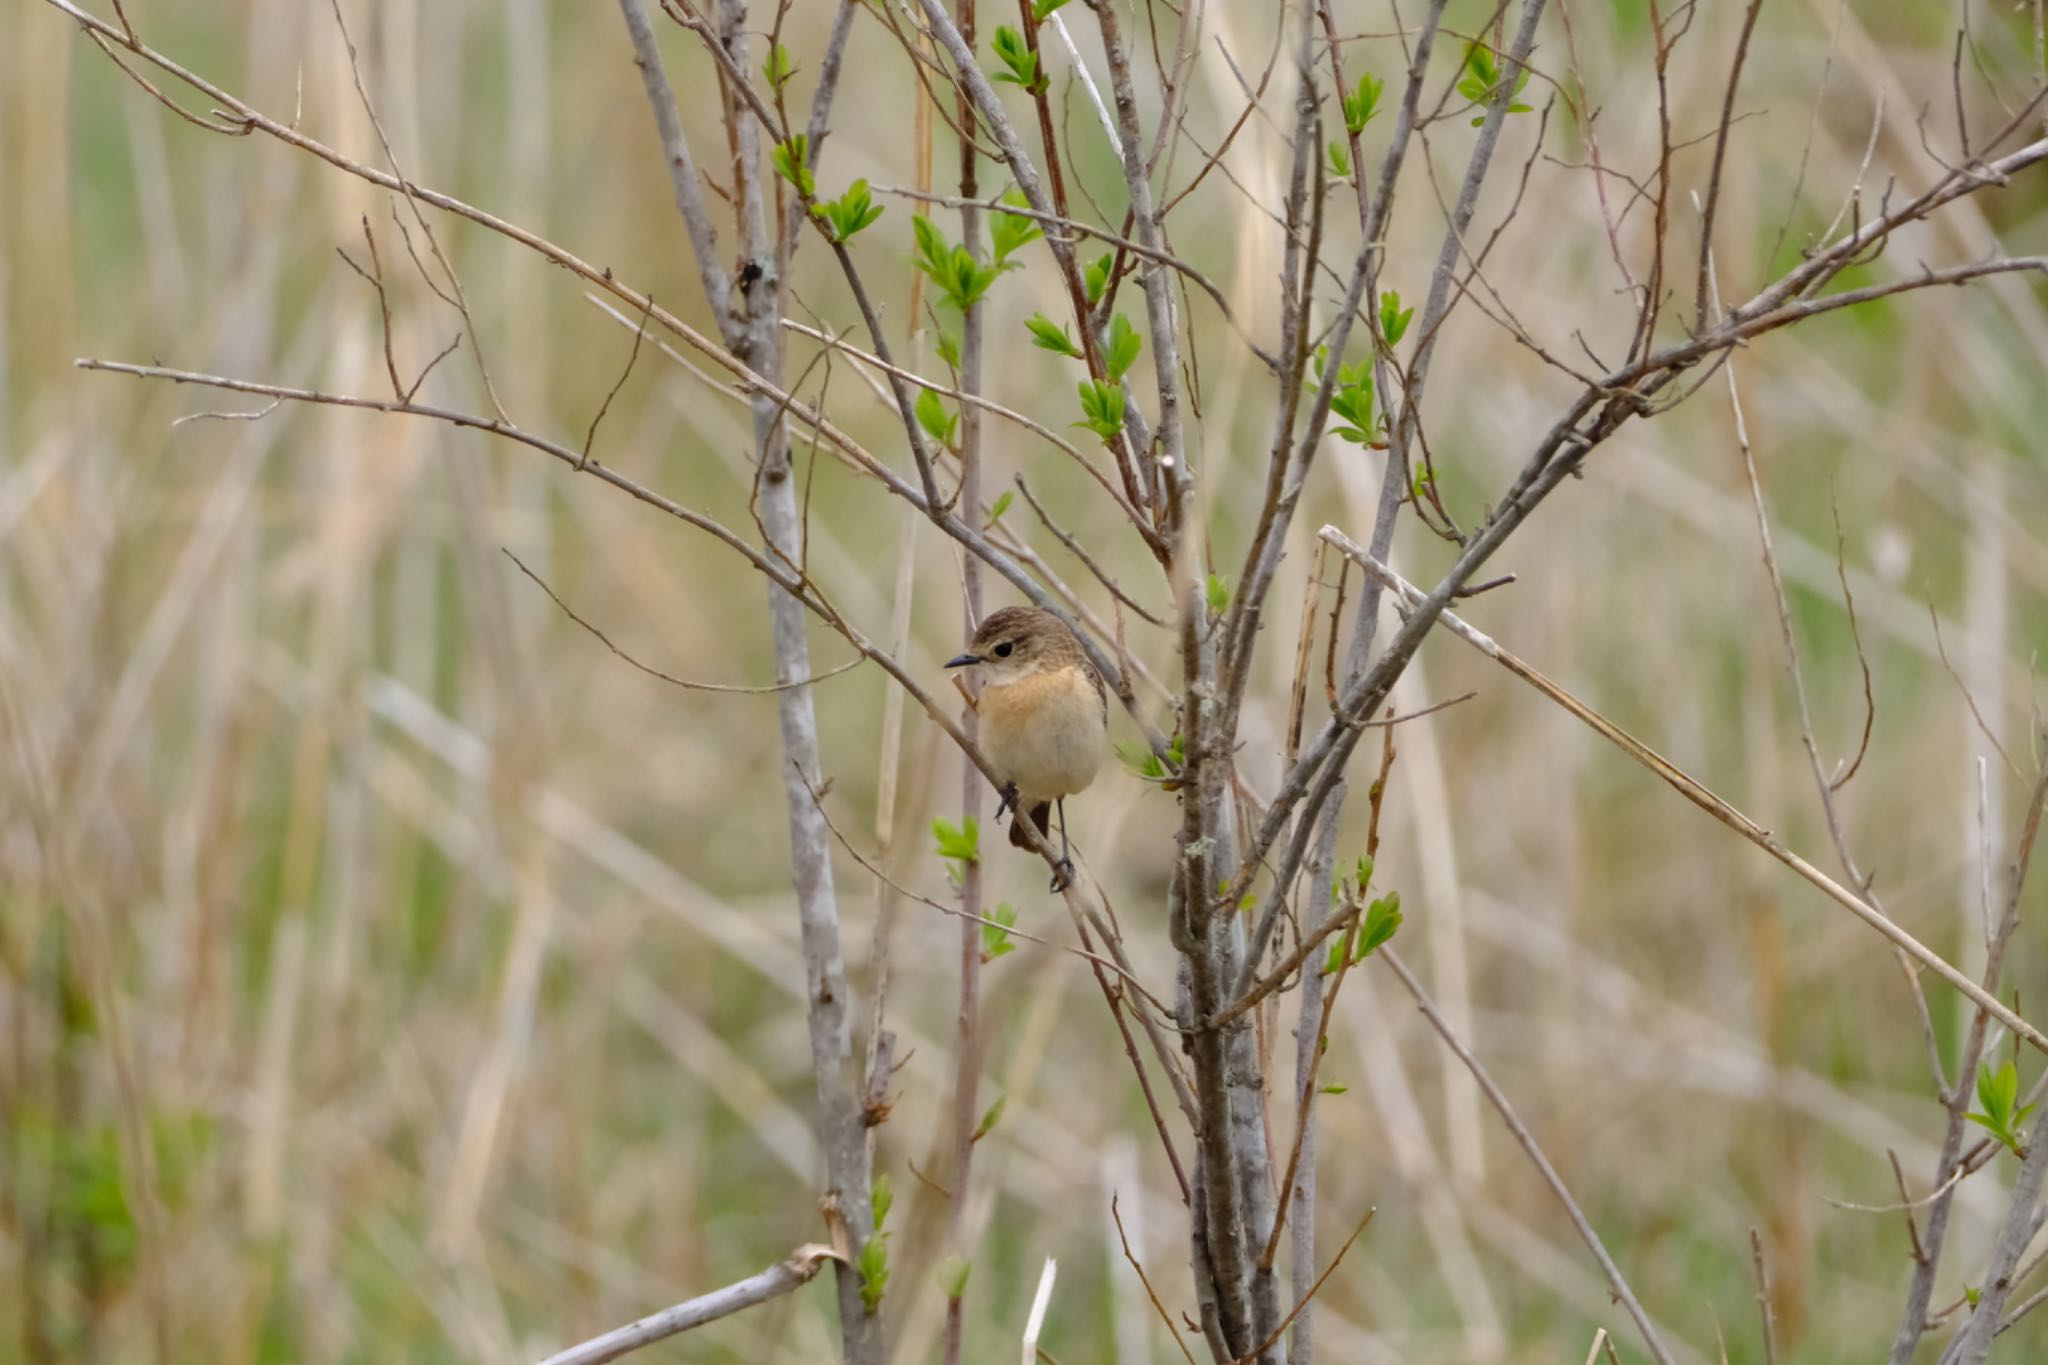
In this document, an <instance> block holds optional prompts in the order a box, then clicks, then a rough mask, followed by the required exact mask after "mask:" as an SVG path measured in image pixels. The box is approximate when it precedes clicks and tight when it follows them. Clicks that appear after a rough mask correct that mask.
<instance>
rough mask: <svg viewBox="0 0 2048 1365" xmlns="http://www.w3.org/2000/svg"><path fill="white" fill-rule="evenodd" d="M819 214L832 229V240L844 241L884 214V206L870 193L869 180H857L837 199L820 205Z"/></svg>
mask: <svg viewBox="0 0 2048 1365" xmlns="http://www.w3.org/2000/svg"><path fill="white" fill-rule="evenodd" d="M817 212H818V216H819V217H820V218H822V219H824V220H825V224H826V226H828V227H830V228H831V229H832V240H833V241H835V242H844V241H846V240H847V239H848V238H850V237H852V236H853V234H855V233H856V232H859V231H860V230H861V229H862V228H864V227H866V226H867V225H868V224H870V223H872V222H874V221H875V220H876V219H877V218H880V217H881V216H882V206H881V205H880V204H877V203H876V202H874V196H873V195H871V194H869V193H868V182H867V181H865V180H856V181H854V182H853V183H852V184H851V185H849V186H847V187H846V193H844V194H842V195H840V196H839V197H838V198H837V199H832V200H827V201H826V202H825V203H822V204H820V205H818V209H817Z"/></svg>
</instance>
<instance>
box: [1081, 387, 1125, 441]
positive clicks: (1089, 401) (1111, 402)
mask: <svg viewBox="0 0 2048 1365" xmlns="http://www.w3.org/2000/svg"><path fill="white" fill-rule="evenodd" d="M1075 389H1076V391H1077V392H1078V393H1079V394H1080V395H1081V420H1080V421H1078V422H1076V423H1074V425H1075V426H1077V427H1086V428H1088V430H1090V431H1092V432H1094V433H1095V434H1096V435H1097V436H1100V437H1101V438H1102V439H1103V440H1104V441H1105V442H1107V441H1111V440H1114V439H1116V434H1117V433H1118V432H1119V431H1122V430H1123V427H1124V391H1123V390H1122V389H1120V388H1118V387H1117V386H1116V385H1114V384H1105V383H1103V382H1102V381H1100V380H1095V379H1084V380H1082V381H1081V382H1080V383H1079V384H1078V385H1076V386H1075Z"/></svg>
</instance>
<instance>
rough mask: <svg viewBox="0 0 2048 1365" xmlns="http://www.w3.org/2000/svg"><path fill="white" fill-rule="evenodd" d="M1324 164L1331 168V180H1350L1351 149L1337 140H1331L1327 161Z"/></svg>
mask: <svg viewBox="0 0 2048 1365" xmlns="http://www.w3.org/2000/svg"><path fill="white" fill-rule="evenodd" d="M1324 164H1326V165H1327V166H1328V167H1329V168H1330V179H1332V180H1349V179H1350V178H1351V149H1350V148H1349V147H1346V146H1345V145H1344V144H1343V143H1342V142H1341V141H1339V140H1338V139H1336V138H1332V139H1330V146H1329V150H1328V153H1327V160H1326V161H1325V163H1324Z"/></svg>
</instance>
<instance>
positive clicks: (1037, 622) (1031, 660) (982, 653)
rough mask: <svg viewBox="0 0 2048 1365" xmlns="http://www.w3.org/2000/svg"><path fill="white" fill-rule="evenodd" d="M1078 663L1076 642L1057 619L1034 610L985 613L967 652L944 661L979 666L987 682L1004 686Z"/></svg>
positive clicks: (956, 664) (1026, 608) (1016, 608)
mask: <svg viewBox="0 0 2048 1365" xmlns="http://www.w3.org/2000/svg"><path fill="white" fill-rule="evenodd" d="M1080 660H1081V645H1080V642H1079V641H1077V640H1076V639H1075V638H1074V633H1073V632H1072V631H1070V630H1068V629H1067V627H1066V625H1065V623H1063V622H1062V621H1061V620H1060V618H1059V617H1057V616H1054V615H1053V614H1052V613H1051V612H1049V611H1040V610H1039V609H1038V608H1037V607H1004V608H1003V609H1002V610H1001V611H997V612H991V613H990V614H989V616H988V618H987V619H986V620H984V621H983V622H982V623H981V628H980V629H979V630H977V631H975V632H974V638H973V639H972V640H971V641H969V642H968V645H967V652H966V653H965V654H958V655H955V656H954V657H953V658H950V659H948V660H946V667H948V668H965V667H967V666H968V665H970V664H979V665H980V666H981V667H982V668H983V670H985V676H986V677H987V679H988V681H990V682H991V683H1006V682H1015V681H1017V680H1018V679H1019V678H1026V677H1029V676H1030V675H1031V674H1033V673H1036V672H1039V671H1040V670H1042V669H1048V668H1059V667H1063V666H1065V665H1067V664H1068V663H1077V662H1079V661H1080Z"/></svg>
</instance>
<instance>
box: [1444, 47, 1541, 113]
mask: <svg viewBox="0 0 2048 1365" xmlns="http://www.w3.org/2000/svg"><path fill="white" fill-rule="evenodd" d="M1464 69H1465V73H1466V74H1465V75H1464V76H1463V77H1462V78H1461V79H1460V80H1459V81H1458V93H1459V94H1460V95H1463V96H1464V97H1465V98H1466V99H1467V100H1468V101H1470V102H1471V103H1473V104H1492V103H1493V101H1494V100H1495V99H1496V98H1497V97H1498V96H1499V95H1500V90H1501V86H1502V84H1503V78H1502V76H1501V72H1500V65H1499V63H1497V62H1496V61H1495V60H1494V56H1493V52H1492V50H1491V49H1490V48H1488V47H1486V46H1485V45H1484V44H1483V43H1480V42H1477V41H1474V42H1472V43H1470V44H1468V45H1467V46H1466V48H1465V66H1464ZM1528 83H1529V69H1528V68H1527V67H1523V68H1522V71H1521V74H1520V75H1518V76H1516V77H1515V84H1514V89H1512V90H1510V91H1509V92H1508V93H1509V94H1510V95H1518V94H1520V93H1521V91H1522V87H1523V86H1525V85H1527V84H1528ZM1507 112H1508V113H1510V114H1526V113H1528V112H1529V106H1528V105H1526V104H1516V103H1513V102H1510V103H1509V105H1508V108H1507ZM1485 122H1486V115H1485V114H1484V113H1481V114H1479V115H1478V116H1477V117H1475V118H1474V119H1473V120H1472V126H1473V127H1474V128H1477V127H1478V126H1479V125H1481V124H1482V123H1485Z"/></svg>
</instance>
